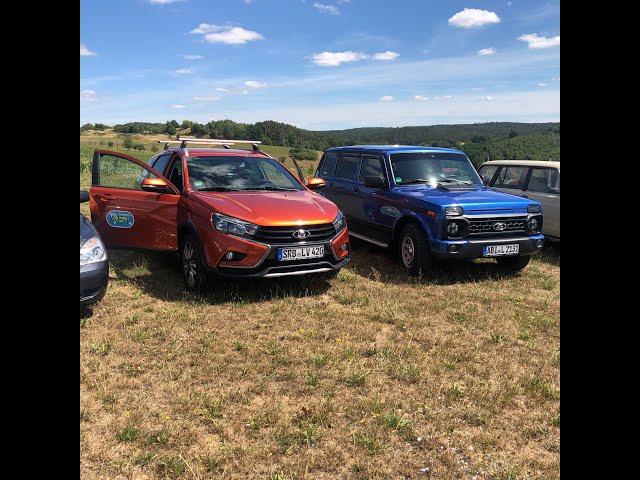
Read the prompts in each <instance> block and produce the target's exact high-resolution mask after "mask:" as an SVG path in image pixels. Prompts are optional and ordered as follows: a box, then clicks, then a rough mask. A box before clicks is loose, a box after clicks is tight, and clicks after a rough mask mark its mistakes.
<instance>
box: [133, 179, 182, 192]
mask: <svg viewBox="0 0 640 480" xmlns="http://www.w3.org/2000/svg"><path fill="white" fill-rule="evenodd" d="M140 188H142V190H144V191H145V192H155V193H174V192H173V189H172V188H171V187H170V186H169V184H168V183H167V181H166V180H165V179H164V178H145V179H144V180H142V183H141V184H140Z"/></svg>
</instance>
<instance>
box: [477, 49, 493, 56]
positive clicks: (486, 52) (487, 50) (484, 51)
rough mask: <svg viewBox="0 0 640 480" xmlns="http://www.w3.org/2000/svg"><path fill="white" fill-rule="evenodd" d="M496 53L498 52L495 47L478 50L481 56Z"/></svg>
mask: <svg viewBox="0 0 640 480" xmlns="http://www.w3.org/2000/svg"><path fill="white" fill-rule="evenodd" d="M495 53H496V49H495V48H482V49H480V50H478V55H480V56H486V55H495Z"/></svg>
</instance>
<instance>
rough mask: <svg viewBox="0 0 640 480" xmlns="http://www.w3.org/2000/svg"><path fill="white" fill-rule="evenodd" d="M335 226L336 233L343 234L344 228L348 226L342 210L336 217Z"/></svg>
mask: <svg viewBox="0 0 640 480" xmlns="http://www.w3.org/2000/svg"><path fill="white" fill-rule="evenodd" d="M333 226H334V227H335V229H336V232H341V231H342V230H343V229H344V227H346V226H347V222H346V220H345V219H344V214H343V213H342V212H341V211H340V210H338V215H336V219H335V220H334V221H333Z"/></svg>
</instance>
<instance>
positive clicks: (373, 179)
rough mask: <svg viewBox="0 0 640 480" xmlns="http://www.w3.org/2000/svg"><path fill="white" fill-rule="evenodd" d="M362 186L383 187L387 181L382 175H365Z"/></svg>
mask: <svg viewBox="0 0 640 480" xmlns="http://www.w3.org/2000/svg"><path fill="white" fill-rule="evenodd" d="M364 186H365V187H367V188H385V187H386V186H387V182H386V181H385V179H384V177H381V176H379V175H367V176H366V177H365V178H364Z"/></svg>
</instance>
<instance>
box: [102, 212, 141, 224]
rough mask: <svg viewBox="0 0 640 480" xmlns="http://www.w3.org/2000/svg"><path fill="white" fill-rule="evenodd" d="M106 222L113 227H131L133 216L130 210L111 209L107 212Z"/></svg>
mask: <svg viewBox="0 0 640 480" xmlns="http://www.w3.org/2000/svg"><path fill="white" fill-rule="evenodd" d="M107 223H108V224H109V226H111V227H114V228H131V227H133V223H134V218H133V215H132V214H131V212H126V211H124V210H111V211H109V212H107Z"/></svg>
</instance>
